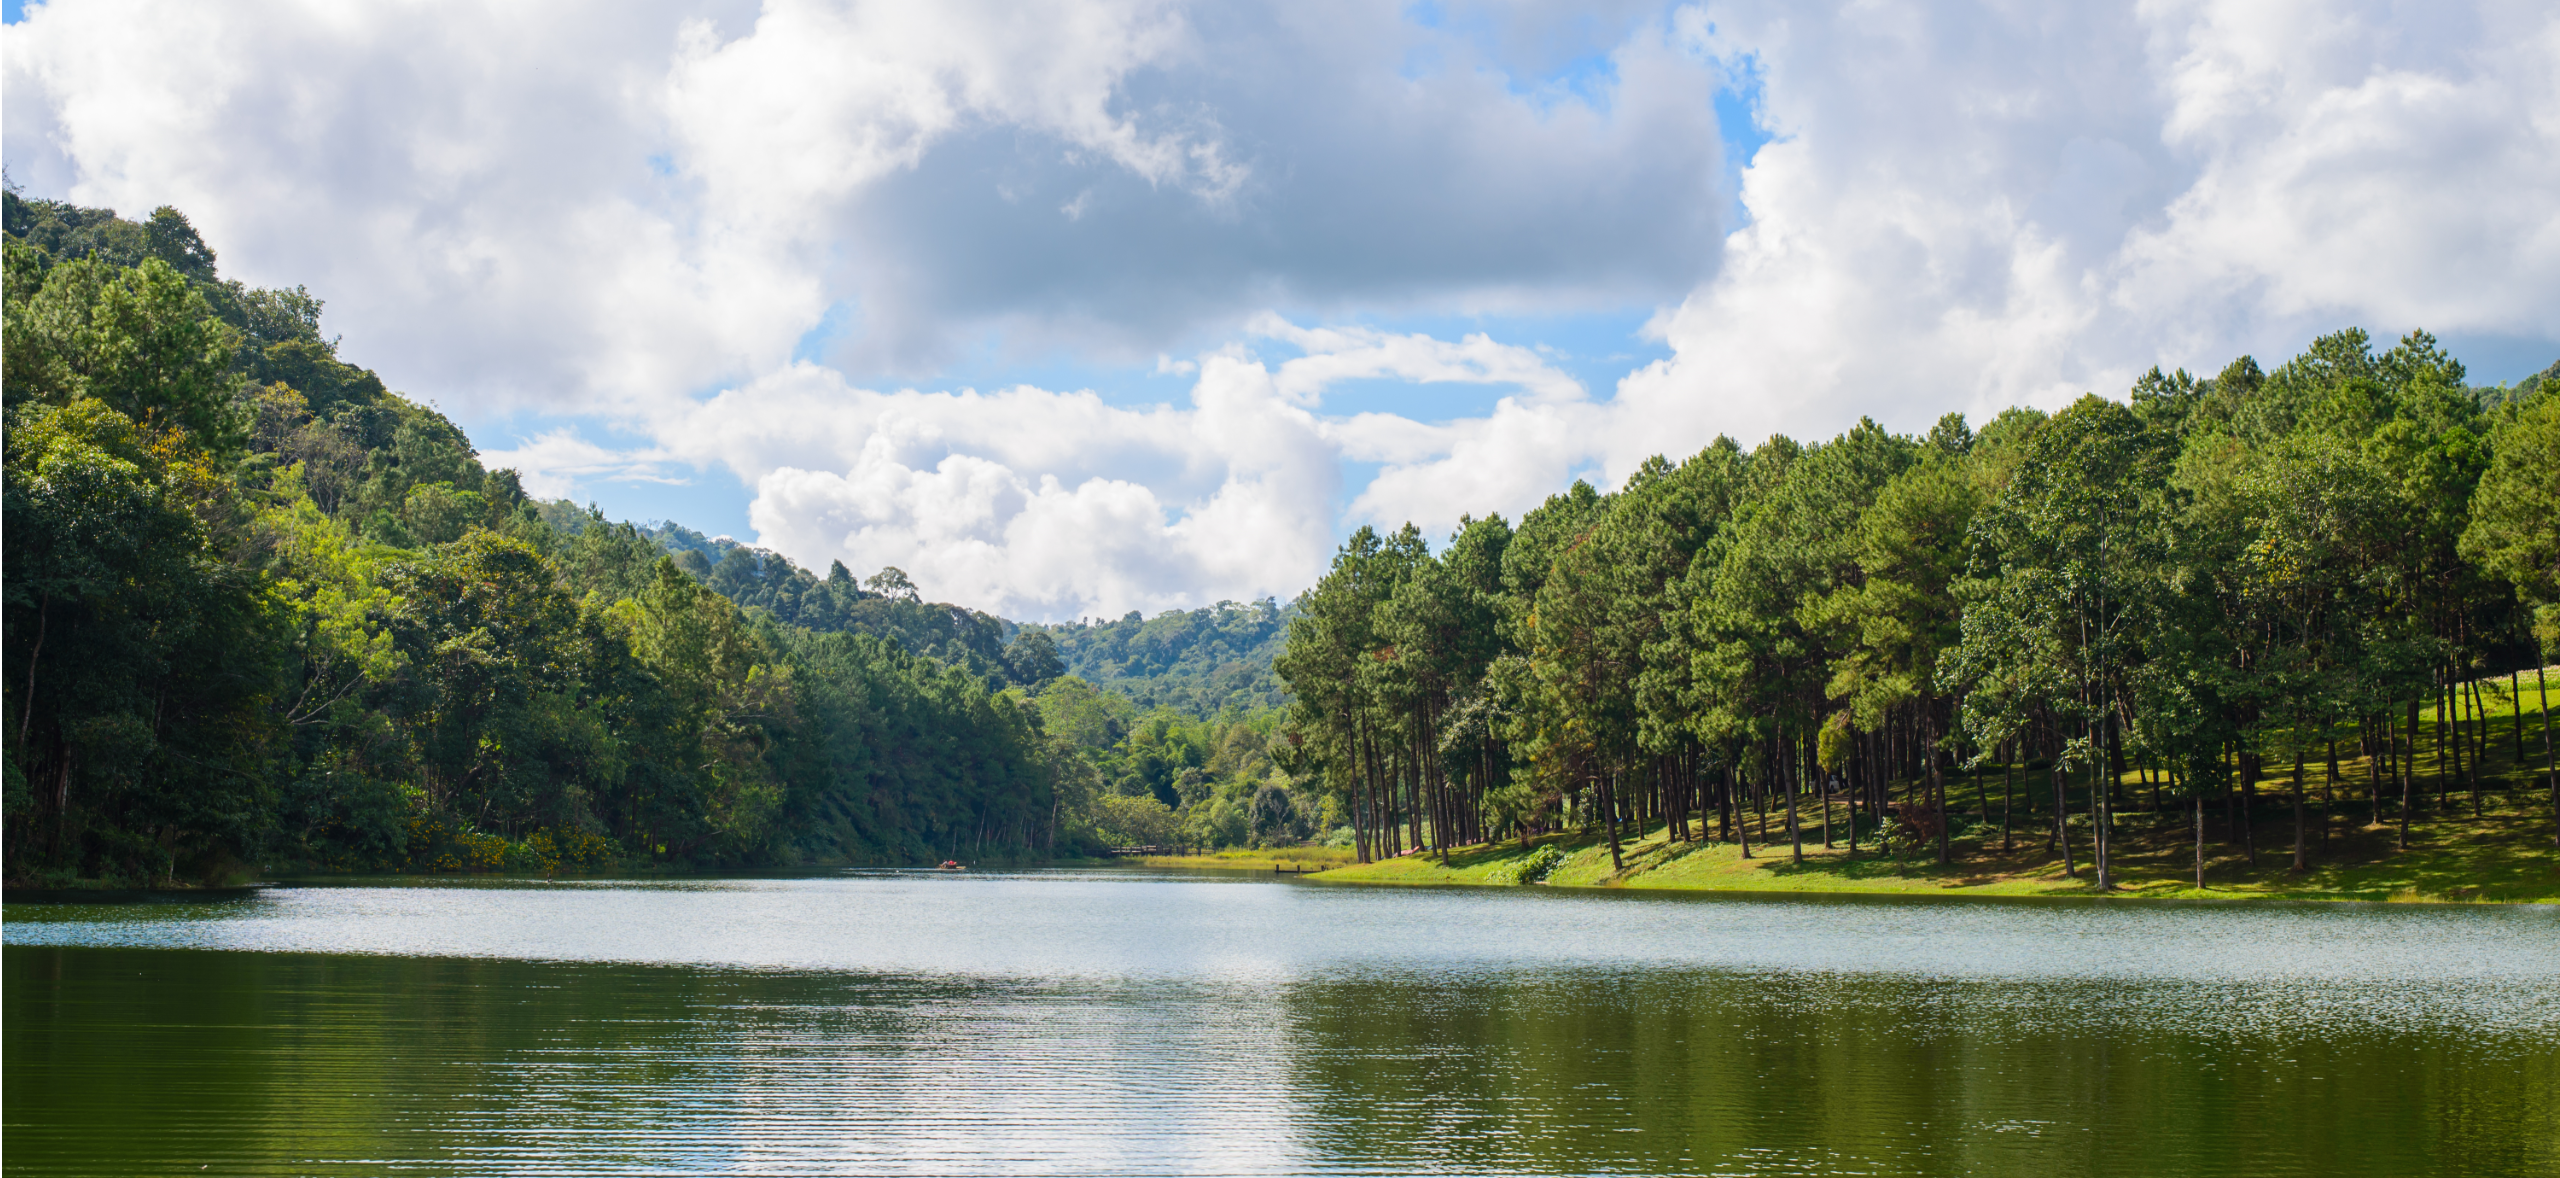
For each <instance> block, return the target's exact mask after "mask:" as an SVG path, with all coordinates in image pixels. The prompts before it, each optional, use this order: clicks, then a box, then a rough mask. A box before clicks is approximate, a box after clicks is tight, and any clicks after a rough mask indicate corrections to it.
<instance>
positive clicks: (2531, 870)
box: [1312, 675, 2560, 903]
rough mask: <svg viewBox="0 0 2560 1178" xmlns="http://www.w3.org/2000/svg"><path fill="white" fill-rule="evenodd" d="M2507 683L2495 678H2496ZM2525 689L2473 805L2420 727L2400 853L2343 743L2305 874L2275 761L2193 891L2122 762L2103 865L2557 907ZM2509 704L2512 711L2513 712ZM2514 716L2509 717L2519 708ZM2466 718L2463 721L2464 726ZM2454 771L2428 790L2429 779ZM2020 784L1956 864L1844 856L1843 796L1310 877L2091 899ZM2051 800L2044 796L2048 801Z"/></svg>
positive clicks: (1965, 781)
mask: <svg viewBox="0 0 2560 1178" xmlns="http://www.w3.org/2000/svg"><path fill="white" fill-rule="evenodd" d="M2497 686H2498V687H2499V688H2503V683H2500V684H2498V685H2497ZM2524 686H2525V688H2526V694H2525V698H2524V699H2522V700H2521V701H2513V702H2511V701H2510V700H2509V698H2508V697H2506V696H2505V694H2504V692H2503V690H2500V691H2498V692H2497V693H2496V694H2494V695H2493V698H2492V701H2491V702H2492V706H2491V707H2490V708H2489V709H2488V715H2486V716H2473V717H2466V719H2472V720H2478V719H2485V720H2487V721H2488V725H2487V732H2486V733H2485V735H2486V736H2487V737H2488V740H2487V741H2486V744H2487V746H2488V747H2487V748H2486V749H2485V750H2484V751H2485V752H2486V753H2487V756H2486V757H2484V758H2483V759H2482V764H2481V768H2482V769H2483V770H2484V772H2482V773H2481V775H2480V776H2481V779H2482V783H2483V787H2484V788H2483V789H2482V790H2481V792H2480V797H2479V798H2478V799H2477V808H2478V815H2477V816H2476V817H2475V816H2474V814H2473V810H2474V799H2473V798H2472V797H2471V795H2470V793H2469V792H2468V791H2467V790H2466V789H2465V788H2463V786H2462V784H2461V781H2460V779H2459V778H2457V777H2453V776H2452V775H2450V773H2449V770H2450V769H2451V765H2450V763H2449V762H2450V758H2447V763H2445V764H2439V763H2438V761H2437V759H2436V753H2437V743H2436V735H2437V734H2436V732H2435V725H2434V723H2433V717H2432V716H2429V717H2427V718H2426V720H2425V722H2423V723H2422V725H2421V728H2420V753H2421V755H2420V757H2419V759H2418V774H2419V779H2418V785H2419V789H2418V791H2417V792H2418V795H2419V802H2418V806H2417V807H2416V813H2415V817H2414V819H2413V821H2412V822H2411V825H2410V836H2409V846H2408V848H2407V849H2406V850H2400V849H2397V846H2396V844H2397V840H2398V830H2397V829H2396V828H2395V827H2393V826H2390V825H2381V826H2375V825H2368V820H2369V818H2370V816H2371V814H2372V811H2371V809H2370V807H2369V806H2368V805H2367V803H2366V801H2365V794H2364V789H2365V782H2366V773H2367V770H2368V768H2369V767H2368V765H2367V764H2366V762H2365V761H2363V760H2361V759H2357V758H2353V757H2350V756H2345V755H2343V754H2345V753H2349V752H2351V751H2352V750H2348V749H2342V750H2341V753H2342V757H2341V760H2340V762H2339V766H2338V777H2339V780H2338V781H2337V782H2336V783H2335V784H2334V785H2332V784H2331V783H2330V782H2329V780H2328V776H2327V773H2328V768H2327V765H2326V763H2325V761H2322V762H2317V763H2314V764H2312V765H2309V766H2306V770H2307V771H2306V772H2305V774H2304V776H2305V777H2306V778H2307V779H2308V780H2307V781H2306V783H2305V784H2306V786H2307V787H2308V789H2307V796H2308V798H2309V805H2308V814H2309V826H2308V830H2309V838H2308V844H2309V849H2310V854H2309V859H2310V866H2309V869H2308V870H2306V871H2303V872H2301V873H2298V874H2297V873H2295V872H2293V871H2291V870H2290V867H2291V864H2292V860H2293V808H2292V804H2291V795H2292V790H2293V783H2292V782H2291V780H2290V778H2289V775H2288V774H2289V770H2290V766H2273V767H2271V768H2272V769H2273V770H2274V771H2275V776H2274V777H2273V778H2272V779H2271V780H2268V781H2264V782H2261V783H2260V784H2259V787H2258V798H2259V805H2258V806H2257V807H2256V808H2255V810H2254V811H2253V813H2252V814H2251V816H2250V818H2249V821H2248V824H2247V827H2246V833H2247V834H2248V835H2250V836H2253V837H2254V839H2255V842H2256V844H2257V855H2256V860H2255V862H2254V863H2253V862H2252V861H2251V858H2250V856H2249V854H2248V853H2247V851H2246V849H2245V848H2244V846H2243V845H2242V837H2241V836H2242V832H2240V831H2235V830H2233V829H2232V828H2231V825H2230V824H2229V822H2228V820H2227V818H2226V812H2225V810H2224V808H2223V807H2222V806H2221V805H2219V804H2214V805H2210V806H2208V808H2207V810H2206V825H2205V838H2206V843H2205V872H2204V882H2205V886H2204V887H2203V888H2202V889H2198V888H2197V887H2196V885H2195V866H2194V854H2195V852H2194V848H2193V844H2192V839H2193V838H2194V833H2193V828H2192V827H2191V825H2190V823H2191V822H2192V818H2191V816H2190V814H2189V812H2188V811H2186V810H2185V809H2183V808H2181V807H2179V805H2178V803H2177V802H2176V801H2175V800H2174V799H2171V800H2169V801H2168V803H2167V804H2168V806H2169V807H2170V809H2169V810H2168V811H2167V812H2152V811H2150V810H2147V809H2144V808H2142V807H2146V806H2149V805H2150V804H2151V802H2152V798H2153V796H2154V795H2153V793H2152V788H2151V786H2150V785H2149V784H2148V783H2145V782H2144V781H2143V780H2142V778H2141V775H2140V774H2139V773H2130V774H2127V775H2126V777H2125V778H2124V781H2123V784H2122V787H2121V788H2122V789H2123V791H2124V796H2125V797H2126V799H2127V804H2126V805H2125V806H2124V811H2123V812H2121V813H2119V814H2118V815H2117V823H2116V826H2115V828H2114V829H2115V839H2114V844H2115V851H2114V856H2113V859H2114V871H2115V875H2116V884H2117V887H2118V892H2117V894H2119V895H2124V896H2135V897H2148V898H2163V899H2188V900H2192V899H2287V900H2418V901H2437V902H2503V903H2560V852H2555V850H2554V848H2553V836H2552V823H2553V818H2552V812H2551V797H2550V794H2549V793H2548V792H2547V790H2546V787H2545V785H2544V780H2545V779H2544V778H2543V777H2542V775H2541V772H2540V770H2541V766H2542V749H2541V730H2540V727H2539V722H2540V716H2539V712H2540V707H2539V705H2540V702H2541V701H2540V698H2539V693H2538V692H2535V691H2534V690H2533V683H2532V678H2531V676H2530V675H2528V676H2526V677H2525V680H2524ZM2516 703H2521V708H2518V707H2516V706H2515V705H2516ZM2519 712H2521V715H2519V714H2518V713H2519ZM2519 726H2521V727H2522V728H2523V729H2524V732H2523V735H2524V736H2525V737H2526V741H2525V744H2524V748H2525V756H2524V757H2523V758H2522V759H2521V761H2519V759H2518V758H2517V757H2516V756H2515V750H2516V743H2517V742H2516V740H2515V737H2516V736H2517V734H2518V733H2517V728H2518V727H2519ZM2469 728H2470V725H2469V724H2466V725H2465V729H2466V730H2468V729H2469ZM2442 783H2449V784H2450V786H2451V788H2450V790H2449V792H2447V793H2445V794H2442V795H2440V794H2439V792H2438V786H2439V784H2442ZM2017 785H2018V788H2017V789H2016V791H2015V792H2014V793H2013V794H2012V795H2011V796H2010V797H2009V798H2008V799H2007V801H2008V805H2009V806H2010V808H2011V820H2010V824H2009V825H2010V836H2009V848H2008V849H2007V850H2006V851H2004V850H2003V849H2002V845H2001V842H2002V840H2001V833H2000V818H1999V816H2000V813H2001V810H2002V806H2003V797H2002V779H2001V777H2000V775H1998V774H1996V773H1995V774H1989V775H1984V776H1981V777H1976V778H1959V779H1957V780H1954V781H1951V782H1950V783H1949V789H1948V795H1949V796H1948V800H1949V808H1950V810H1951V811H1952V817H1953V821H1952V822H1951V824H1950V828H1951V831H1952V833H1953V836H1954V837H1953V838H1952V840H1951V843H1952V850H1953V862H1950V863H1948V864H1945V865H1943V866H1941V865H1940V864H1938V863H1937V861H1936V856H1935V855H1934V854H1933V853H1930V852H1928V851H1926V850H1922V851H1911V852H1906V853H1904V854H1901V855H1884V854H1879V853H1878V852H1877V851H1876V849H1875V847H1874V846H1873V844H1872V842H1871V841H1870V842H1867V843H1866V844H1865V845H1863V846H1862V847H1861V849H1860V850H1859V852H1858V853H1857V854H1855V855H1851V854H1850V853H1849V851H1848V848H1847V841H1846V827H1845V820H1846V817H1847V810H1846V808H1845V806H1835V807H1834V809H1833V815H1834V827H1833V831H1834V835H1835V838H1834V842H1835V845H1834V846H1831V847H1825V846H1823V845H1822V829H1821V821H1820V818H1819V809H1818V806H1819V803H1818V802H1814V801H1808V803H1807V810H1806V813H1805V816H1804V821H1803V833H1804V857H1803V859H1802V861H1798V860H1797V859H1796V858H1795V857H1794V856H1793V854H1792V853H1791V848H1790V847H1789V845H1788V841H1787V837H1786V832H1785V829H1784V827H1783V825H1782V823H1781V822H1779V821H1778V818H1777V815H1774V814H1772V815H1770V822H1769V830H1768V834H1767V835H1766V836H1764V835H1762V834H1761V833H1760V832H1759V830H1758V825H1759V824H1758V820H1757V819H1756V818H1754V819H1752V820H1751V821H1752V822H1753V827H1754V829H1753V833H1752V838H1751V850H1752V857H1751V858H1748V859H1746V858H1744V857H1743V856H1742V851H1741V848H1740V847H1739V846H1737V845H1735V844H1732V843H1729V842H1727V843H1704V842H1701V843H1673V842H1670V841H1669V840H1668V839H1667V838H1666V837H1665V834H1666V831H1665V829H1664V827H1663V826H1662V825H1661V824H1659V823H1657V824H1655V825H1653V826H1652V827H1651V828H1650V829H1648V830H1647V831H1645V832H1644V833H1643V834H1642V835H1641V836H1640V837H1631V838H1629V840H1628V841H1627V842H1625V843H1624V844H1623V845H1622V854H1623V859H1624V862H1625V867H1624V869H1623V870H1621V869H1617V868H1613V867H1612V866H1611V864H1610V860H1609V847H1608V843H1607V841H1606V840H1605V839H1603V838H1602V837H1600V836H1599V835H1597V834H1578V835H1563V836H1551V837H1549V838H1546V839H1541V840H1539V841H1538V842H1537V843H1536V844H1535V845H1533V846H1529V847H1524V846H1522V845H1520V844H1518V843H1502V844H1495V845H1485V846H1474V847H1467V848H1463V849H1460V850H1454V851H1452V852H1451V853H1450V855H1449V862H1448V865H1447V866H1445V867H1444V866H1442V865H1441V863H1440V861H1439V858H1438V856H1436V855H1407V856H1404V857H1401V858H1397V859H1392V860H1387V861H1384V862H1379V863H1369V864H1353V865H1349V866H1345V867H1341V868H1336V869H1333V870H1330V871H1326V872H1323V873H1321V874H1319V875H1316V876H1314V877H1312V878H1315V879H1320V880H1334V881H1343V882H1361V883H1394V884H1501V883H1507V882H1509V880H1510V879H1511V878H1513V877H1514V876H1516V874H1517V873H1518V869H1519V864H1520V863H1521V862H1522V860H1524V859H1526V858H1527V857H1528V856H1529V855H1530V854H1532V853H1534V852H1535V851H1536V850H1537V848H1538V847H1543V846H1545V845H1548V844H1553V845H1556V846H1558V847H1560V848H1561V849H1562V850H1563V851H1564V852H1565V858H1564V860H1563V862H1562V863H1560V864H1559V865H1557V866H1556V867H1555V869H1554V871H1553V872H1552V874H1550V875H1549V876H1548V877H1547V880H1546V883H1547V884H1548V885H1550V886H1563V887H1617V888H1664V889H1682V890H1696V891H1737V892H1892V893H1911V894H1926V895H1985V896H2088V895H2094V894H2096V888H2095V886H2094V884H2093V880H2092V876H2093V872H2092V871H2091V868H2090V863H2089V850H2090V834H2091V831H2090V829H2089V825H2088V818H2087V817H2086V814H2085V809H2086V798H2085V796H2084V793H2085V791H2084V790H2081V789H2078V788H2075V789H2074V790H2073V791H2072V809H2073V810H2074V811H2075V812H2076V816H2075V818H2074V819H2073V821H2072V824H2071V826H2072V830H2071V852H2072V860H2073V865H2074V866H2075V867H2076V868H2077V871H2076V874H2073V875H2068V876H2066V875H2064V874H2063V871H2062V860H2061V856H2060V855H2058V854H2056V853H2054V852H2053V851H2051V850H2049V849H2048V843H2049V841H2050V837H2051V836H2050V833H2049V832H2050V824H2051V818H2050V817H2049V816H2048V815H2049V813H2050V812H2049V810H2047V811H2031V810H2029V809H2028V808H2027V807H2028V806H2030V805H2033V804H2036V803H2037V802H2039V801H2042V800H2044V799H2043V797H2036V798H2031V797H2029V796H2027V795H2028V794H2029V793H2030V792H2032V791H2035V790H2038V789H2042V790H2045V791H2049V790H2050V786H2049V785H2048V784H2046V783H2045V779H2044V778H2043V777H2042V775H2041V774H2035V775H2029V774H2020V775H2019V779H2018V783H2017ZM2324 792H2327V793H2334V795H2335V800H2336V803H2337V804H2336V806H2335V808H2334V809H2333V810H2329V811H2327V812H2326V813H2325V814H2324V807H2323V806H2322V805H2321V799H2322V797H2323V795H2324ZM2047 796H2049V795H2047ZM2397 796H2398V790H2397V789H2396V787H2395V788H2392V789H2390V790H2389V791H2387V797H2388V800H2386V802H2385V805H2384V809H2383V811H2382V813H2383V815H2384V817H2385V818H2386V819H2390V818H2392V817H2393V816H2394V815H2395V811H2394V810H2393V809H2392V802H2393V801H2396V799H2397Z"/></svg>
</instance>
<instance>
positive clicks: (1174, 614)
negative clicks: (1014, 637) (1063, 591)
mask: <svg viewBox="0 0 2560 1178" xmlns="http://www.w3.org/2000/svg"><path fill="white" fill-rule="evenodd" d="M1295 616H1296V609H1295V607H1284V606H1282V605H1281V604H1280V603H1279V602H1277V601H1274V600H1271V599H1269V598H1265V599H1264V600H1261V601H1257V602H1253V603H1251V604H1247V605H1238V604H1237V603H1235V602H1232V601H1222V602H1219V603H1218V604H1216V605H1213V606H1207V607H1204V608H1201V609H1195V610H1168V611H1166V612H1164V613H1160V614H1157V615H1156V616H1154V617H1152V618H1145V617H1141V616H1140V615H1139V614H1138V613H1137V612H1135V611H1131V612H1130V613H1129V614H1128V615H1126V616H1124V617H1122V618H1120V619H1119V620H1117V621H1111V622H1069V623H1066V624H1063V625H1054V626H1037V627H1025V630H1026V631H1029V630H1038V631H1045V632H1046V633H1047V634H1048V635H1049V638H1050V640H1051V641H1052V642H1054V643H1055V644H1056V646H1057V651H1058V657H1059V658H1060V659H1061V660H1062V661H1063V662H1064V663H1065V665H1066V669H1067V672H1068V673H1069V674H1072V675H1076V676H1079V677H1081V678H1083V679H1085V680H1086V681H1087V682H1090V683H1092V684H1094V685H1095V686H1097V687H1101V688H1103V689H1104V690H1106V691H1112V692H1116V693H1118V694H1121V695H1124V696H1127V697H1128V698H1129V699H1130V700H1132V701H1134V702H1136V703H1137V704H1138V705H1139V706H1141V707H1148V708H1157V707H1163V708H1171V709H1173V710H1175V711H1179V712H1183V713H1187V714H1189V715H1193V716H1199V717H1207V716H1213V715H1216V714H1217V713H1218V712H1220V711H1221V710H1224V709H1228V708H1234V709H1237V710H1239V711H1247V712H1250V711H1255V710H1258V709H1261V708H1269V707H1280V706H1283V705H1285V704H1287V703H1288V702H1289V693H1288V689H1287V688H1286V687H1283V686H1282V685H1281V683H1280V677H1279V676H1278V675H1276V674H1274V673H1273V672H1272V669H1271V662H1272V659H1274V658H1276V657H1277V656H1278V655H1279V653H1280V647H1281V645H1282V643H1283V642H1285V641H1286V640H1287V638H1288V632H1289V619H1291V618H1292V617H1295Z"/></svg>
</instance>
